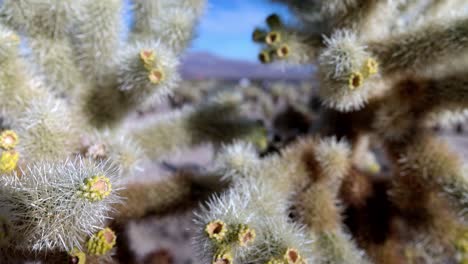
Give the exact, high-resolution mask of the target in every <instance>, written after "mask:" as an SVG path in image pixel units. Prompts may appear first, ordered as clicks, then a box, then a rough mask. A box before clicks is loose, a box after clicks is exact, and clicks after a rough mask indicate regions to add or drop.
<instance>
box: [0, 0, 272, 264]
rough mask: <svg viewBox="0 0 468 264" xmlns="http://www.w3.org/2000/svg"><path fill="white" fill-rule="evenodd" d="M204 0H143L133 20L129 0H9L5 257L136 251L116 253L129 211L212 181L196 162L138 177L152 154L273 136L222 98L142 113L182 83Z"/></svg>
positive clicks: (2, 191) (1, 85)
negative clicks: (198, 172)
mask: <svg viewBox="0 0 468 264" xmlns="http://www.w3.org/2000/svg"><path fill="white" fill-rule="evenodd" d="M204 4H205V3H204V1H203V0H180V1H170V0H167V1H166V0H163V1H152V0H135V1H133V2H132V6H133V7H132V8H133V9H132V10H133V11H132V14H133V18H134V23H133V25H131V26H130V27H128V26H126V24H127V21H124V19H123V16H122V13H123V10H124V8H123V7H124V1H121V0H103V1H101V0H100V1H95V0H85V1H70V0H65V1H63V0H21V1H18V0H5V1H2V4H1V7H0V64H1V66H0V109H1V111H0V113H1V118H2V123H1V124H2V126H1V131H0V172H1V174H2V175H1V177H0V222H1V227H2V228H1V230H0V245H1V250H0V262H1V263H24V262H26V261H42V263H80V264H83V263H119V262H120V263H128V261H127V260H125V259H121V258H119V257H115V255H116V249H115V248H116V246H117V248H118V247H119V244H121V243H122V237H121V234H122V233H123V231H122V226H123V224H122V223H124V220H128V218H130V219H131V218H136V217H141V216H143V215H145V214H146V213H148V212H149V211H151V210H156V211H158V210H159V211H160V210H161V209H162V208H168V209H173V208H175V207H177V206H178V205H177V204H178V203H181V202H185V201H186V200H187V199H190V197H192V198H193V197H195V196H196V195H195V193H197V192H198V191H196V190H201V189H203V188H204V187H203V184H199V183H197V180H196V179H194V176H193V175H188V174H187V175H184V176H177V177H174V179H170V180H168V182H165V181H163V182H162V183H161V182H154V183H153V182H150V183H147V184H134V183H129V182H130V180H129V179H131V177H132V176H134V175H135V174H136V173H138V172H139V171H140V170H141V169H142V168H143V164H144V161H145V160H159V159H161V158H163V157H165V156H167V155H169V154H171V153H174V152H177V151H180V150H182V149H184V148H188V147H190V146H194V145H198V144H202V143H210V142H212V143H213V144H214V145H215V146H221V144H223V143H227V142H230V141H231V140H233V139H236V138H243V139H246V140H248V141H253V142H257V143H259V142H260V143H261V142H264V143H261V144H260V145H262V144H263V145H265V144H266V139H265V136H264V135H263V134H264V130H263V129H262V128H261V126H259V125H258V124H256V123H255V122H253V121H250V120H248V119H246V118H243V117H241V116H240V112H239V109H238V107H237V106H236V103H235V102H232V101H229V100H224V99H222V98H221V99H219V98H218V99H216V98H215V99H212V100H211V99H210V100H206V101H205V102H204V103H203V104H201V105H197V106H192V107H187V108H186V109H183V110H181V111H176V112H174V113H172V112H171V113H167V114H161V115H158V116H157V117H156V118H143V119H144V120H142V118H137V117H136V115H135V114H134V113H135V112H136V110H138V109H140V108H142V107H143V106H144V105H145V104H147V103H148V102H154V101H161V100H162V99H163V98H164V97H165V96H166V95H169V94H170V93H171V92H172V91H173V90H174V89H175V88H177V85H178V80H179V76H178V74H177V66H178V60H179V56H180V55H181V53H182V51H183V50H184V49H185V48H186V47H187V45H188V43H189V42H190V40H191V38H192V35H193V26H194V25H195V24H196V22H197V20H198V17H199V16H200V15H201V14H202V11H203V9H204ZM257 145H259V144H257ZM260 145H259V146H260ZM172 206H173V207H172ZM119 232H120V233H119ZM117 251H118V250H117Z"/></svg>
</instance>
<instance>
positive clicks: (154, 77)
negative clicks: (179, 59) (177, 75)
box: [148, 69, 164, 84]
mask: <svg viewBox="0 0 468 264" xmlns="http://www.w3.org/2000/svg"><path fill="white" fill-rule="evenodd" d="M148 79H149V80H150V82H151V83H153V84H158V83H160V82H162V81H163V80H164V72H163V71H162V70H161V69H152V70H151V71H150V72H149V74H148Z"/></svg>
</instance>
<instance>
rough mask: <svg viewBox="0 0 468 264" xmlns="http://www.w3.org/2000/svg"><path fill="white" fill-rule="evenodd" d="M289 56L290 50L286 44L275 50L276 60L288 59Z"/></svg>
mask: <svg viewBox="0 0 468 264" xmlns="http://www.w3.org/2000/svg"><path fill="white" fill-rule="evenodd" d="M289 54H290V49H289V46H288V45H287V44H284V45H282V46H281V47H279V48H278V49H277V50H276V55H277V56H278V58H281V59H284V58H286V57H288V56H289Z"/></svg>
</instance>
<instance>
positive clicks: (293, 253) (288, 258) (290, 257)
mask: <svg viewBox="0 0 468 264" xmlns="http://www.w3.org/2000/svg"><path fill="white" fill-rule="evenodd" d="M283 258H284V261H285V263H287V264H299V263H302V257H301V255H300V254H299V252H298V251H297V250H296V249H294V248H288V249H287V250H286V253H285V254H284V256H283Z"/></svg>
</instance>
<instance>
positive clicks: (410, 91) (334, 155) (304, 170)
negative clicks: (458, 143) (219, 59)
mask: <svg viewBox="0 0 468 264" xmlns="http://www.w3.org/2000/svg"><path fill="white" fill-rule="evenodd" d="M275 2H280V3H284V4H286V5H287V6H288V7H289V8H290V9H291V11H292V12H293V13H294V14H295V15H296V16H297V18H298V23H296V24H288V23H285V21H284V20H283V19H281V18H280V17H279V16H278V15H271V16H269V17H267V18H266V25H267V27H266V28H257V29H255V30H254V32H253V40H254V41H255V42H257V43H259V44H261V45H262V50H261V51H260V53H259V60H260V61H261V62H263V63H272V62H275V61H277V62H283V63H289V64H312V63H313V64H315V65H316V66H317V71H316V72H317V79H318V81H319V91H318V94H319V96H320V99H321V102H322V104H323V106H324V109H322V110H321V117H320V121H319V122H318V124H314V125H313V126H311V127H310V129H309V132H310V133H311V134H318V136H316V137H313V138H312V139H297V140H296V143H294V144H292V145H291V146H289V147H286V148H285V149H281V150H280V151H279V152H280V153H279V154H271V155H268V156H267V157H264V158H260V157H259V156H255V155H254V153H255V152H253V151H252V150H251V149H250V148H248V147H246V146H244V145H242V144H239V145H234V146H227V147H226V148H225V150H224V151H223V152H221V154H220V156H219V159H218V160H219V164H217V168H219V170H220V171H221V172H223V173H224V174H225V175H227V176H225V178H226V179H227V180H228V181H229V182H230V187H229V189H228V190H227V191H226V192H225V193H222V194H221V195H219V196H217V197H216V198H214V199H213V200H212V201H211V202H209V203H208V204H207V205H206V208H205V207H203V209H201V211H200V213H199V214H200V215H199V216H198V217H197V223H198V224H199V236H198V237H197V238H196V240H195V241H196V242H195V243H196V244H197V246H199V248H200V250H204V254H202V255H203V256H202V257H204V259H205V261H204V263H205V262H208V261H209V257H210V256H211V257H213V256H215V259H216V256H217V255H216V254H217V250H218V249H219V248H221V249H222V250H225V249H226V244H227V245H228V249H229V250H230V253H231V256H232V259H233V261H234V262H236V260H237V262H238V263H303V262H307V263H434V262H437V263H465V262H466V245H465V242H466V239H465V234H466V230H467V212H468V211H467V208H468V205H467V203H466V201H467V193H468V178H467V175H466V170H465V169H464V164H463V161H462V160H460V158H459V157H458V156H457V155H456V154H454V153H452V151H451V150H450V149H449V148H448V147H447V146H446V144H445V143H444V142H443V141H442V140H439V139H437V138H436V136H435V135H433V134H432V132H431V128H430V127H429V124H434V122H438V121H439V120H437V118H439V119H440V118H443V117H448V118H449V119H451V120H460V118H463V115H464V111H465V109H466V108H467V107H468V104H467V101H466V98H467V94H468V90H467V88H466V85H467V82H466V75H467V73H466V69H467V66H468V65H467V64H466V55H467V51H468V49H467V48H468V43H467V40H468V38H467V37H468V32H467V30H466V29H467V27H466V25H467V22H466V9H467V7H468V2H466V1H437V0H434V1H432V0H427V1H426V0H421V1H387V0H382V1H380V0H378V1H366V0H362V1H361V0H349V1H338V0H337V1H334V0H333V1H321V0H311V1H296V0H276V1H275ZM298 24H299V25H298ZM447 113H450V114H447ZM442 121H443V122H447V119H446V120H442ZM330 135H333V136H336V137H338V138H340V140H339V141H337V140H335V139H332V138H324V137H325V136H330ZM345 142H347V143H345ZM375 147H379V148H380V149H383V151H380V152H377V153H374V152H373V150H372V149H373V148H375ZM242 164H243V165H242ZM384 167H385V168H389V170H386V169H383V168H384ZM381 168H382V169H381ZM252 186H255V187H252ZM254 194H255V195H254ZM271 203H273V204H274V205H273V206H272V204H271ZM264 218H267V219H268V221H267V220H265V219H264ZM211 221H221V222H222V223H225V225H226V226H227V227H228V228H229V226H230V225H232V224H233V223H234V224H235V223H238V222H241V223H244V224H248V226H249V227H253V228H254V229H255V231H256V234H257V236H256V240H255V242H254V243H253V244H252V245H251V246H250V249H249V248H248V247H247V248H246V249H242V250H239V249H238V248H237V247H236V246H232V245H231V244H229V243H221V244H220V243H219V241H217V240H214V239H211V238H210V236H209V234H206V233H203V232H202V230H204V229H205V228H206V225H209V224H210V223H214V222H211ZM272 223H274V224H275V225H273V226H275V228H276V230H278V232H271V233H269V231H268V230H269V229H268V228H267V227H266V226H267V225H269V224H272ZM291 225H296V226H297V225H299V226H303V227H302V228H301V229H294V228H293V229H289V231H290V232H292V233H286V232H283V231H284V230H286V229H288V228H289V227H290V226H291ZM228 232H229V231H228ZM297 236H303V237H304V238H305V239H306V240H307V241H310V243H309V244H307V243H306V244H303V243H302V244H301V243H298V244H294V242H298V240H288V239H290V238H292V237H297ZM273 241H275V242H273ZM278 241H281V242H280V243H277V242H278ZM289 243H291V244H289ZM262 244H264V245H266V244H268V245H270V246H269V247H265V248H262V247H261V246H260V245H262ZM277 245H280V246H277ZM258 248H262V250H260V251H255V250H256V249H258ZM290 249H293V251H292V252H295V253H294V254H293V255H296V256H300V257H297V258H295V259H296V260H292V258H290V259H285V258H284V252H285V251H284V250H290ZM243 250H247V251H254V252H256V254H252V255H249V254H248V253H247V254H243V253H240V252H243ZM307 250H308V251H307ZM296 253H297V254H296ZM251 256H255V258H254V257H252V258H249V257H251ZM212 263H217V262H216V261H213V262H212Z"/></svg>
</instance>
